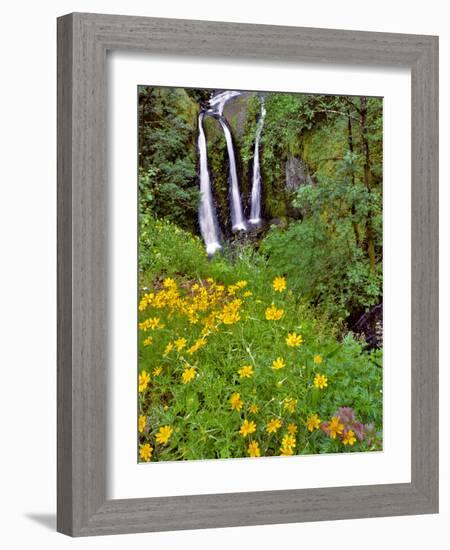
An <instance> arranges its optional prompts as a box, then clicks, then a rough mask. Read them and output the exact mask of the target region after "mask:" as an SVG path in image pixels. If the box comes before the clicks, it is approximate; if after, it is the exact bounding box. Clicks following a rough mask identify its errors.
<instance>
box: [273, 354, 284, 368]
mask: <svg viewBox="0 0 450 550" xmlns="http://www.w3.org/2000/svg"><path fill="white" fill-rule="evenodd" d="M285 366H286V363H285V362H284V359H282V358H281V357H277V358H276V359H275V360H274V361H272V368H273V370H280V369H284V367H285Z"/></svg>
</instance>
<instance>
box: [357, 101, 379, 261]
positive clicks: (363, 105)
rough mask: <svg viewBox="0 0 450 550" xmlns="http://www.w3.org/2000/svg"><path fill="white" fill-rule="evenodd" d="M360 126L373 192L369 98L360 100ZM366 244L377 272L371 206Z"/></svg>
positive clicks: (368, 183)
mask: <svg viewBox="0 0 450 550" xmlns="http://www.w3.org/2000/svg"><path fill="white" fill-rule="evenodd" d="M359 112H360V125H361V146H362V153H363V159H364V166H363V167H364V185H365V186H366V189H367V191H368V192H369V196H370V193H371V192H372V174H371V172H370V150H369V139H368V136H367V134H368V132H367V98H366V97H361V98H360V111H359ZM366 244H367V255H368V257H369V265H370V269H371V270H372V271H373V270H375V265H376V257H375V238H374V234H373V222H372V210H371V208H370V205H369V209H368V212H367V222H366Z"/></svg>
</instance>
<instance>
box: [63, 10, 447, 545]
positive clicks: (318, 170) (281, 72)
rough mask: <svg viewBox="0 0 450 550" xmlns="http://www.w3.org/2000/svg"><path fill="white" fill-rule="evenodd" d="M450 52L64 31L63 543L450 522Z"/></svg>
mask: <svg viewBox="0 0 450 550" xmlns="http://www.w3.org/2000/svg"><path fill="white" fill-rule="evenodd" d="M437 189H438V39H437V37H433V36H416V35H402V34H385V33H368V32H356V31H343V30H325V29H307V28H298V27H275V26H266V25H247V24H235V23H233V24H231V23H215V22H206V21H187V20H176V19H153V18H141V17H128V16H113V15H97V14H70V15H66V16H63V17H61V18H59V19H58V313H59V318H58V514H57V516H58V530H59V531H60V532H63V533H66V534H69V535H72V536H87V535H99V534H113V533H130V532H141V531H162V530H178V529H198V528H209V527H226V526H238V525H258V524H269V523H288V522H302V521H318V520H330V519H344V518H361V517H375V516H393V515H405V514H424V513H436V512H437V511H438V355H437V348H438V346H437V334H438V219H437V215H438V191H437Z"/></svg>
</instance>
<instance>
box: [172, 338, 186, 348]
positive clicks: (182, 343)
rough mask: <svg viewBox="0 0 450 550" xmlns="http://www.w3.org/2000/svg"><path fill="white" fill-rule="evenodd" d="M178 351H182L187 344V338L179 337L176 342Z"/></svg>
mask: <svg viewBox="0 0 450 550" xmlns="http://www.w3.org/2000/svg"><path fill="white" fill-rule="evenodd" d="M174 345H175V347H176V348H177V351H181V350H182V349H183V348H184V347H185V346H186V338H177V339H176V340H175V342H174Z"/></svg>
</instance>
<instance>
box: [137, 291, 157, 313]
mask: <svg viewBox="0 0 450 550" xmlns="http://www.w3.org/2000/svg"><path fill="white" fill-rule="evenodd" d="M154 297H155V295H154V294H153V292H152V293H151V294H144V296H143V297H142V298H141V301H140V302H139V311H144V310H145V309H147V307H148V306H149V305H150V304H151V303H152V301H153V298H154Z"/></svg>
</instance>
